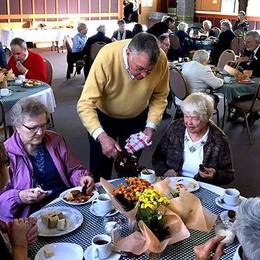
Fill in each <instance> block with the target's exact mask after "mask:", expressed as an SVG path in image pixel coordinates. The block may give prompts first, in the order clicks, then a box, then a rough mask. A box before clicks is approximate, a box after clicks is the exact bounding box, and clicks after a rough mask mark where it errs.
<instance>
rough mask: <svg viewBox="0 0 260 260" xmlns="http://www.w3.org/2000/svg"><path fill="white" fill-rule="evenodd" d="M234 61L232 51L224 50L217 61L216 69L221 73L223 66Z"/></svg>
mask: <svg viewBox="0 0 260 260" xmlns="http://www.w3.org/2000/svg"><path fill="white" fill-rule="evenodd" d="M235 59H236V54H235V52H234V51H233V50H230V49H227V50H224V51H223V52H222V53H221V55H220V57H219V59H218V64H217V68H218V69H219V70H220V71H222V70H223V69H224V66H225V65H226V64H227V63H228V62H230V61H234V60H235Z"/></svg>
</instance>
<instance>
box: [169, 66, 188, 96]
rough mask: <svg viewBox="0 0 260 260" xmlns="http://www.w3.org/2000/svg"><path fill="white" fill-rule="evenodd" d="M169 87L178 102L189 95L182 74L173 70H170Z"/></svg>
mask: <svg viewBox="0 0 260 260" xmlns="http://www.w3.org/2000/svg"><path fill="white" fill-rule="evenodd" d="M170 87H171V90H172V92H173V95H174V96H175V97H177V98H178V99H180V100H184V99H185V98H186V97H187V96H188V95H189V90H188V86H187V83H186V81H185V79H184V77H183V75H182V73H181V72H180V71H179V70H177V69H174V68H173V69H171V70H170Z"/></svg>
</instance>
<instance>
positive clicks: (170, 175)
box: [163, 169, 178, 177]
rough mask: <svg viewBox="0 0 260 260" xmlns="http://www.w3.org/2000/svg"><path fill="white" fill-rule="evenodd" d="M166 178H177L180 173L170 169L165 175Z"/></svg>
mask: <svg viewBox="0 0 260 260" xmlns="http://www.w3.org/2000/svg"><path fill="white" fill-rule="evenodd" d="M163 176H164V177H176V176H178V172H176V171H174V170H173V169H169V170H168V171H166V172H165V173H164V174H163Z"/></svg>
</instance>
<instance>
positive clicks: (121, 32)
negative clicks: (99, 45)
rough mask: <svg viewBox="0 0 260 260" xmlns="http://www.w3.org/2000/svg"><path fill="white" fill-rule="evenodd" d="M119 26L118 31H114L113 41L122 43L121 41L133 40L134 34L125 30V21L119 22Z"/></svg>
mask: <svg viewBox="0 0 260 260" xmlns="http://www.w3.org/2000/svg"><path fill="white" fill-rule="evenodd" d="M117 25H118V30H116V31H114V33H113V35H112V41H120V40H125V39H130V38H132V32H131V31H130V30H126V29H125V21H124V20H118V21H117Z"/></svg>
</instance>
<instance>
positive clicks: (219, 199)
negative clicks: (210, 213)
mask: <svg viewBox="0 0 260 260" xmlns="http://www.w3.org/2000/svg"><path fill="white" fill-rule="evenodd" d="M215 202H216V204H217V205H218V206H219V207H220V208H222V209H227V210H230V209H232V210H235V211H237V209H238V207H239V205H240V204H241V202H242V198H241V197H240V198H239V202H238V204H237V205H236V206H232V205H229V204H226V203H225V202H224V201H223V196H219V197H217V198H216V199H215Z"/></svg>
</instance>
